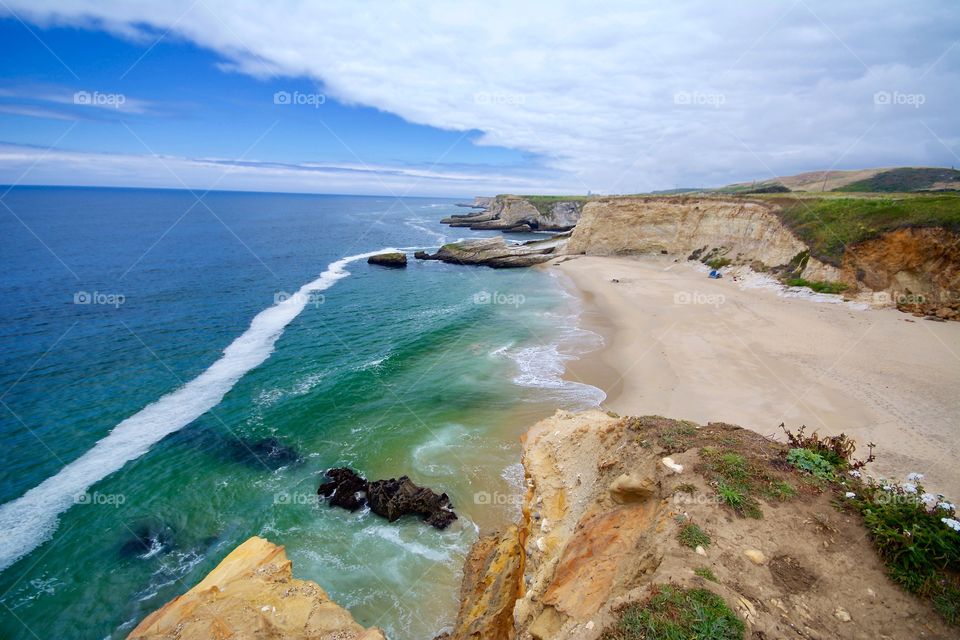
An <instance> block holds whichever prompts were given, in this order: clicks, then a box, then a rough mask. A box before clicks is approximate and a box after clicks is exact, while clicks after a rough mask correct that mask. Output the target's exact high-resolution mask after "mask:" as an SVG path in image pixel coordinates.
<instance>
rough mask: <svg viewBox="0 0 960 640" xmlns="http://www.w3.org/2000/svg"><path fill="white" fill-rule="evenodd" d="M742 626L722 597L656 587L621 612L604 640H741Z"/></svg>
mask: <svg viewBox="0 0 960 640" xmlns="http://www.w3.org/2000/svg"><path fill="white" fill-rule="evenodd" d="M744 631H745V627H744V624H743V621H742V620H740V618H738V617H737V614H735V613H734V612H733V611H732V610H731V609H730V607H728V606H727V604H726V603H725V602H724V601H723V598H721V597H720V596H718V595H717V594H715V593H713V592H712V591H708V590H707V589H682V588H680V587H676V586H674V585H669V584H664V585H657V586H655V587H654V588H653V593H652V594H651V595H650V597H649V598H648V599H647V600H646V602H643V603H642V604H636V605H631V606H629V607H627V608H626V609H624V610H623V612H622V614H621V616H620V620H619V621H618V622H617V624H616V626H615V627H614V628H613V629H611V630H610V631H607V632H606V633H605V634H604V635H603V639H604V640H690V639H691V638H696V639H697V640H742V639H743V633H744Z"/></svg>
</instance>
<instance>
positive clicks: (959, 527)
mask: <svg viewBox="0 0 960 640" xmlns="http://www.w3.org/2000/svg"><path fill="white" fill-rule="evenodd" d="M940 522H942V523H943V524H945V525H947V526H948V527H950V528H951V529H953V530H954V531H960V520H955V519H953V518H940Z"/></svg>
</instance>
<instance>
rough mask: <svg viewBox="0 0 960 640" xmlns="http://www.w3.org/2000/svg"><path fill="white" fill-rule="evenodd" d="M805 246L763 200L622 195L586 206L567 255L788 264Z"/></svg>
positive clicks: (568, 246)
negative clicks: (669, 256)
mask: <svg viewBox="0 0 960 640" xmlns="http://www.w3.org/2000/svg"><path fill="white" fill-rule="evenodd" d="M806 249H807V247H806V245H805V244H804V243H803V242H801V241H800V240H799V239H797V237H796V236H794V235H793V233H791V232H790V231H789V230H788V229H787V228H786V227H784V226H783V224H781V222H780V221H779V220H778V219H777V217H776V215H775V214H774V213H773V211H772V209H771V206H770V205H768V204H765V203H762V202H754V201H751V200H741V199H736V198H718V197H701V198H690V197H672V198H669V197H620V198H602V199H597V200H593V201H591V202H588V203H587V204H586V205H585V206H584V208H583V215H582V216H581V219H580V222H579V223H578V224H577V226H576V228H575V229H574V230H573V233H572V234H571V237H570V242H569V243H568V244H567V253H573V254H587V255H623V254H642V253H662V252H667V253H670V254H675V255H682V256H684V257H686V256H689V255H691V254H694V253H696V255H697V256H698V257H699V256H703V255H707V254H711V253H712V254H713V256H714V257H718V258H727V259H729V260H732V261H742V262H750V261H752V260H758V261H760V262H762V263H763V264H765V265H766V266H768V267H774V266H779V265H787V264H789V263H790V261H791V260H792V259H793V258H794V257H795V256H797V254H799V253H801V252H803V251H805V250H806Z"/></svg>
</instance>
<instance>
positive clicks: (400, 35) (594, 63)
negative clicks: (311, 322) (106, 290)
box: [0, 0, 960, 195]
mask: <svg viewBox="0 0 960 640" xmlns="http://www.w3.org/2000/svg"><path fill="white" fill-rule="evenodd" d="M880 5H883V6H880ZM708 8H710V10H709V11H708V10H707V9H708ZM861 14H862V7H860V6H858V5H856V4H849V5H846V4H841V5H838V4H837V3H826V2H824V3H818V2H812V1H811V2H804V1H803V0H796V1H795V2H792V3H791V2H784V3H761V2H756V3H752V2H748V3H743V4H739V3H738V5H736V7H731V8H728V9H720V10H717V9H716V8H715V6H714V5H712V4H710V3H697V2H692V3H682V4H681V5H677V6H672V7H662V6H659V5H656V4H650V5H648V6H644V5H643V4H637V3H623V4H620V3H616V2H612V3H609V4H607V5H604V7H603V9H602V10H598V9H597V7H596V6H594V5H591V4H579V3H564V5H563V6H556V4H555V3H553V4H542V5H539V4H537V3H531V4H529V5H524V6H522V7H520V6H517V5H515V4H514V5H511V4H510V3H497V2H491V3H477V4H474V3H462V4H458V5H457V6H456V7H453V6H444V5H436V4H430V3H413V4H396V3H383V4H377V3H371V4H366V5H362V8H359V9H358V8H356V7H354V6H352V5H334V4H310V3H307V4H301V3H285V2H277V3H271V4H270V5H263V6H261V5H259V4H255V3H250V4H247V3H235V2H220V1H219V0H193V1H192V2H191V1H183V2H181V1H180V0H167V1H165V2H162V3H160V2H138V3H129V2H118V1H116V0H99V1H95V0H89V1H87V2H64V1H60V0H31V1H30V2H26V1H20V0H11V1H10V2H6V3H4V4H2V5H0V57H2V61H3V64H2V68H0V182H3V183H20V184H104V185H120V186H158V187H171V188H179V187H184V186H189V187H190V188H204V189H206V188H225V189H251V190H281V191H308V192H340V193H344V192H349V193H382V194H393V195H398V194H400V193H407V194H410V195H471V194H482V193H493V192H503V191H513V192H553V193H558V192H567V193H582V192H585V191H587V190H592V191H594V192H609V193H623V192H636V191H644V190H649V189H656V188H670V187H674V186H678V185H679V186H700V185H710V186H715V185H719V184H725V183H728V182H732V181H736V180H745V179H754V178H756V179H763V178H768V177H771V176H772V175H778V174H779V175H786V174H790V173H796V172H800V171H808V170H815V169H827V168H836V169H843V168H861V167H867V166H893V165H936V166H942V165H947V166H949V165H958V164H960V160H958V158H957V153H958V150H960V144H958V143H960V125H958V119H957V118H956V117H955V110H956V108H955V105H956V104H957V100H958V98H960V92H958V91H960V90H958V87H960V81H958V80H960V77H958V70H960V46H958V45H957V43H958V39H960V20H958V18H957V14H958V12H956V11H955V10H954V7H953V6H952V5H951V4H950V3H949V2H921V3H918V4H912V5H910V6H909V7H908V6H905V5H902V4H899V3H895V2H891V3H884V2H881V3H880V4H878V5H877V6H876V7H875V8H874V11H873V14H874V16H875V18H874V19H872V20H870V21H864V20H862V19H861V18H862V15H861ZM78 92H79V93H78ZM278 92H279V93H278ZM76 96H79V97H76ZM275 96H280V98H279V102H280V103H279V104H278V103H277V100H276V99H275ZM885 96H886V98H885ZM286 97H289V98H290V99H289V103H285V100H284V98H286Z"/></svg>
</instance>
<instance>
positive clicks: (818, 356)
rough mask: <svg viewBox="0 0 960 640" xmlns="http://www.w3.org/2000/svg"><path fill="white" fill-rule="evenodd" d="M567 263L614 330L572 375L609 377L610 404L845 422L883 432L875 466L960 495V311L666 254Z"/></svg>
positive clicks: (739, 417)
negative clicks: (711, 267)
mask: <svg viewBox="0 0 960 640" xmlns="http://www.w3.org/2000/svg"><path fill="white" fill-rule="evenodd" d="M557 268H559V269H560V270H561V271H562V272H563V273H565V274H567V275H568V276H569V277H570V279H571V280H572V283H573V285H574V287H575V289H576V290H577V291H579V292H580V293H581V294H582V296H583V298H584V300H585V301H586V302H587V305H586V309H585V312H584V327H585V328H588V329H592V330H595V331H597V332H599V333H601V334H602V335H603V336H604V338H605V343H606V344H605V347H604V348H603V349H602V350H600V351H598V352H595V353H593V354H590V355H588V356H587V357H585V358H583V359H582V360H580V361H578V362H575V363H572V364H571V365H570V367H569V370H568V376H569V377H570V378H571V379H576V380H580V381H583V382H587V383H590V384H594V385H596V386H599V387H601V388H602V389H604V390H605V391H606V392H607V394H608V398H607V401H606V403H605V406H606V407H607V408H609V409H612V410H614V411H617V412H619V413H621V414H632V415H647V414H659V415H663V416H666V417H670V418H682V419H688V420H693V421H697V422H701V423H705V422H709V421H725V422H730V423H734V424H740V425H743V426H745V427H749V428H752V429H754V430H756V431H758V432H760V433H763V434H774V433H775V432H776V431H777V425H778V424H779V423H780V422H786V423H787V425H788V426H792V427H796V426H799V425H800V424H806V425H807V426H808V427H810V428H811V429H818V430H820V431H821V432H823V433H835V432H839V431H845V432H847V433H849V434H852V435H853V436H854V437H855V438H856V439H857V441H858V442H860V443H861V444H862V445H865V444H866V443H867V442H869V441H873V442H875V443H876V444H877V455H878V461H877V462H876V463H875V464H874V465H872V469H873V473H874V474H875V475H886V476H887V477H891V478H898V479H899V478H902V477H903V476H904V475H905V474H906V473H908V472H911V471H919V472H923V473H925V474H926V477H927V480H926V483H925V484H926V485H927V487H926V488H927V489H928V490H934V491H940V492H943V493H945V494H946V495H947V496H949V497H953V498H960V473H958V472H957V466H956V457H957V455H958V454H960V438H958V435H960V390H958V383H960V323H956V322H951V323H939V322H931V321H926V320H921V319H914V318H912V317H910V316H908V315H905V314H902V313H899V312H897V311H892V310H882V311H881V310H868V311H860V310H855V309H853V308H851V307H849V306H847V305H841V304H828V303H823V302H812V301H810V300H805V299H795V298H783V297H779V296H778V295H777V294H776V293H775V292H773V291H770V290H765V289H741V287H740V283H737V282H734V281H732V279H730V278H726V279H724V280H719V281H717V280H710V279H708V278H707V277H706V274H705V273H704V272H702V271H700V270H698V269H697V268H696V267H695V266H693V265H692V264H688V263H674V262H673V260H672V259H670V258H666V257H663V258H657V257H646V258H637V259H634V258H608V257H602V258H601V257H578V258H576V259H573V260H568V261H566V262H562V263H561V264H559V265H558V267H557ZM614 278H616V279H618V280H619V282H618V283H614V282H611V280H612V279H614ZM688 301H690V302H688ZM908 320H915V321H914V322H908ZM862 449H865V446H863V447H862Z"/></svg>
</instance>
